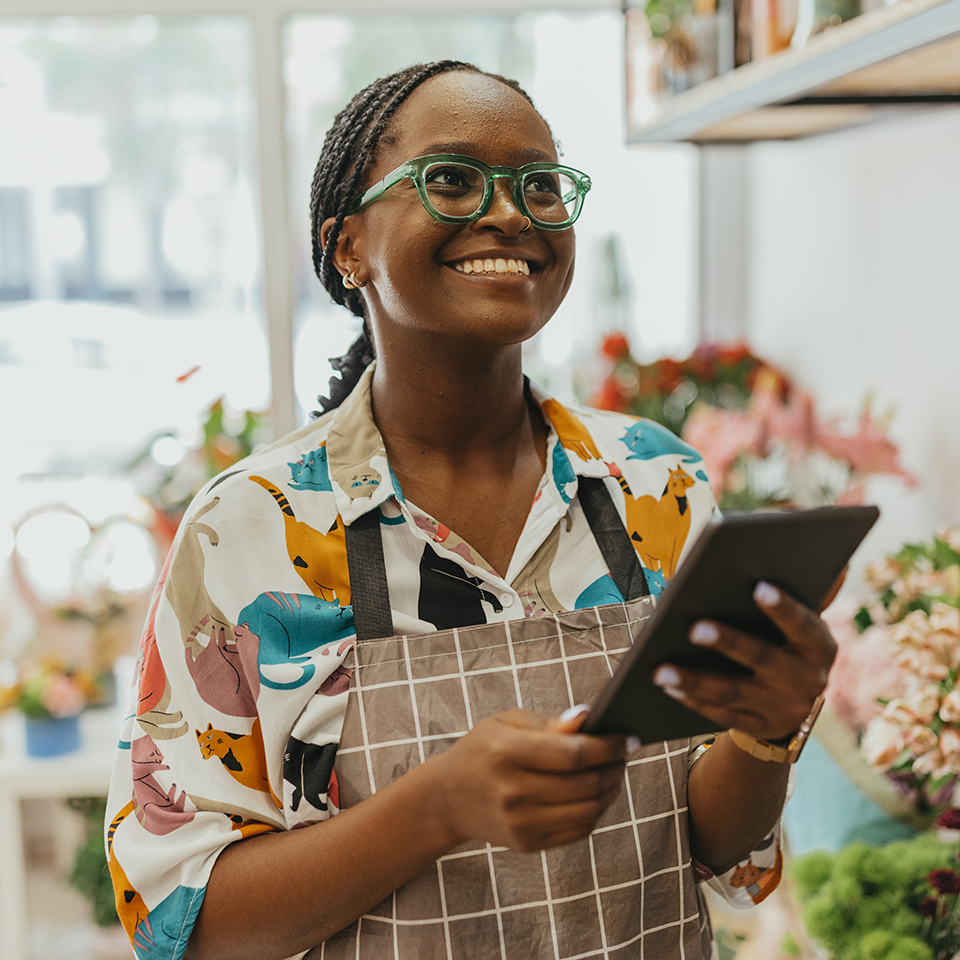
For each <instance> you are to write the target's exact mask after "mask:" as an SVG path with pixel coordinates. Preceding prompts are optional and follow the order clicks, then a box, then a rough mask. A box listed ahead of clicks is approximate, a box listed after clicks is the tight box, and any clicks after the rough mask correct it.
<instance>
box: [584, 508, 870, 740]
mask: <svg viewBox="0 0 960 960" xmlns="http://www.w3.org/2000/svg"><path fill="white" fill-rule="evenodd" d="M878 516H879V510H877V508H876V507H872V506H866V507H822V508H818V509H814V510H781V511H769V512H768V511H764V512H758V513H741V514H736V513H734V514H727V515H725V516H723V517H722V518H720V519H717V520H716V521H714V522H711V523H710V524H709V525H708V526H707V527H706V528H705V529H704V530H703V532H702V533H701V534H700V536H699V537H698V538H697V540H696V542H695V543H694V545H693V547H692V549H691V550H690V553H689V555H688V556H687V557H686V559H685V560H684V562H683V563H682V564H681V565H680V567H679V568H678V570H677V573H676V575H675V576H674V578H673V580H672V581H671V582H670V583H669V584H668V585H667V587H666V589H665V590H664V591H663V593H662V594H661V596H660V597H659V600H658V602H657V606H656V609H655V610H654V612H653V613H652V614H651V615H650V616H649V617H648V618H647V620H646V621H644V623H643V625H642V627H641V629H640V633H639V635H638V637H637V640H636V642H635V643H634V645H633V646H632V647H631V648H630V650H628V651H627V653H626V654H625V655H624V658H623V660H622V661H621V662H620V665H619V667H618V668H617V671H616V673H615V674H614V676H613V677H612V678H611V679H610V682H609V683H608V684H607V686H606V687H605V688H604V689H603V691H602V692H601V694H600V696H599V697H598V698H597V700H596V702H595V703H594V704H593V705H592V708H591V711H590V713H589V714H588V716H587V720H586V722H585V723H584V725H583V728H582V729H583V731H584V732H585V733H597V734H601V733H626V734H632V735H633V736H636V737H639V738H640V741H641V743H649V742H651V741H655V740H673V739H676V738H679V737H690V736H696V735H698V734H704V733H712V732H713V731H715V730H716V722H715V721H711V720H708V719H707V718H706V717H704V716H702V715H701V714H699V713H695V712H694V711H693V710H690V709H688V708H687V707H685V706H683V704H681V703H679V702H678V701H676V700H674V699H673V698H672V697H670V696H668V695H667V694H666V693H664V692H663V690H661V689H660V687H658V686H657V685H656V684H655V683H654V682H653V679H652V677H653V672H654V670H656V668H657V666H659V665H660V664H661V663H665V662H669V663H675V664H677V665H678V666H684V667H691V668H696V669H702V670H711V671H718V672H726V673H736V672H741V673H746V672H747V670H746V668H745V667H743V666H741V665H740V664H737V663H734V662H733V661H732V660H728V659H727V658H726V657H724V656H723V655H722V654H720V653H718V652H717V651H715V650H711V649H709V648H703V647H698V646H696V645H695V644H692V643H690V641H689V640H688V639H687V635H688V633H689V631H690V628H691V627H692V626H693V624H694V623H696V621H697V620H700V619H704V618H707V619H710V620H716V621H718V622H721V623H726V624H729V625H730V626H733V627H737V628H738V629H742V630H744V631H746V632H748V633H751V634H753V635H755V636H758V637H763V638H765V639H767V640H769V641H770V642H771V643H783V642H784V636H783V634H782V633H780V631H779V630H778V629H777V628H776V627H775V626H774V625H773V622H772V621H771V620H769V619H768V618H767V617H766V616H765V615H764V614H763V613H762V612H761V611H760V609H759V608H758V607H757V605H756V603H754V600H753V589H754V587H755V586H756V585H757V583H758V581H760V580H766V581H768V582H769V583H772V584H774V586H777V587H780V588H781V589H782V590H783V591H784V592H786V593H788V594H790V595H791V596H793V597H795V598H796V599H797V600H800V601H801V602H802V603H804V604H806V605H807V606H808V607H812V608H813V609H814V610H816V609H818V608H819V607H820V605H821V603H822V602H823V601H824V599H825V598H826V596H827V594H828V592H829V590H830V588H831V587H832V586H833V585H834V583H835V582H836V580H837V577H839V576H840V574H841V573H842V572H843V568H844V566H845V565H846V563H847V561H848V560H849V559H850V557H851V555H852V554H853V552H854V550H856V549H857V546H858V545H859V544H860V542H861V541H862V540H863V538H864V536H866V534H867V531H868V530H869V529H870V527H872V526H873V524H874V522H875V521H876V519H877V517H878Z"/></svg>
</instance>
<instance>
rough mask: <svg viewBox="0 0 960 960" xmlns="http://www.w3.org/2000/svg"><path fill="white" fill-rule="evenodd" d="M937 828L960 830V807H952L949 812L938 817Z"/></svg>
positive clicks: (945, 811)
mask: <svg viewBox="0 0 960 960" xmlns="http://www.w3.org/2000/svg"><path fill="white" fill-rule="evenodd" d="M937 826H938V827H943V828H944V829H946V830H960V807H951V808H950V809H949V810H944V811H943V813H941V814H940V816H939V817H937Z"/></svg>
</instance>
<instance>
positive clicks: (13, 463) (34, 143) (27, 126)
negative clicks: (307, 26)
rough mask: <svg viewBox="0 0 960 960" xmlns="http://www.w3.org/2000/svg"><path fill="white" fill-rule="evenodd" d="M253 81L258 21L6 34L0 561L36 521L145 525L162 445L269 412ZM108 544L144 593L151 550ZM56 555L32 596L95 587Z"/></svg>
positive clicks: (37, 25)
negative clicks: (218, 410)
mask: <svg viewBox="0 0 960 960" xmlns="http://www.w3.org/2000/svg"><path fill="white" fill-rule="evenodd" d="M254 87H255V83H254V76H253V63H252V51H251V27H250V22H249V20H248V19H247V18H246V17H242V16H230V17H227V16H199V17H191V18H183V19H174V18H158V17H154V16H149V15H139V16H133V17H127V18H124V19H116V18H111V19H104V18H98V17H67V16H62V17H53V18H43V19H39V18H37V19H14V18H4V19H2V20H0V129H2V130H3V148H2V150H0V409H2V410H3V411H4V413H3V416H2V417H0V447H2V449H3V455H2V456H0V528H4V533H3V535H2V536H0V562H2V561H3V559H4V554H6V555H7V556H10V553H11V551H13V550H14V539H13V537H12V535H11V534H10V532H9V531H11V530H12V529H14V528H17V529H22V528H23V524H25V523H27V522H28V521H29V519H30V518H31V517H33V516H37V515H38V511H39V512H40V514H39V515H44V514H42V511H44V510H49V509H55V510H60V511H63V510H66V511H68V515H70V516H74V515H75V516H77V517H80V518H82V520H83V522H85V523H88V524H90V525H91V528H92V529H94V531H95V532H94V536H96V530H97V529H99V527H100V526H102V525H104V524H108V523H109V524H114V523H115V522H117V521H116V519H111V516H112V515H118V516H120V517H122V516H123V515H124V513H125V512H126V513H127V514H133V515H136V516H135V519H136V520H137V521H147V520H148V517H149V513H148V511H145V510H144V509H143V507H142V503H141V502H140V501H138V500H137V496H136V494H137V493H142V492H147V491H149V488H150V487H151V485H152V484H153V483H154V482H155V479H156V477H157V476H159V475H160V473H161V472H162V470H163V469H164V467H163V465H160V464H155V470H154V471H152V472H151V470H150V469H144V467H143V463H144V461H143V459H142V458H141V454H145V453H147V452H148V451H149V450H150V449H151V445H152V443H153V441H154V439H155V438H156V437H158V436H159V435H162V434H170V435H172V436H174V437H176V438H178V439H179V440H180V441H181V442H182V443H183V444H184V445H186V446H190V445H191V444H193V443H194V442H196V441H197V439H198V436H199V433H200V426H201V421H202V416H203V412H204V410H205V409H207V408H209V407H210V406H211V404H213V402H214V401H215V400H216V399H217V398H218V397H220V396H223V397H224V398H225V400H226V402H227V404H228V405H229V406H230V407H232V408H234V409H236V410H243V409H254V410H258V411H263V410H266V409H267V407H268V405H269V400H270V398H269V369H268V365H267V355H268V351H267V349H266V331H265V324H264V317H263V307H262V290H261V287H262V277H261V253H260V247H261V231H260V219H259V211H258V210H257V209H256V203H257V199H256V198H257V196H258V184H257V179H256V160H255V158H256V153H257V142H256V135H257V129H256V112H255V106H254V104H255V96H254ZM191 370H193V371H194V373H193V374H192V375H191V376H189V377H186V378H184V376H183V375H184V374H187V373H188V372H189V371H191ZM178 378H179V379H178ZM138 458H141V459H140V464H141V466H140V468H139V470H138V473H137V480H134V477H133V475H132V474H131V472H130V470H129V467H130V465H131V464H132V463H133V462H134V461H135V460H137V459H138ZM147 460H148V461H149V456H148V457H147ZM91 480H93V481H94V482H93V483H91V482H90V481H91ZM118 485H119V486H118ZM105 489H112V497H111V501H110V503H109V504H105V503H104V500H103V491H104V490H105ZM78 522H80V521H79V520H78ZM116 529H118V530H120V529H124V528H123V527H117V528H116ZM24 536H26V535H24ZM19 539H23V538H19ZM19 539H18V541H17V542H18V543H19ZM24 542H25V543H27V542H29V537H27V538H26V540H25V541H24ZM103 542H106V540H103ZM110 543H111V544H112V546H111V550H113V551H114V552H115V553H116V556H117V559H116V562H117V563H118V564H119V565H120V566H121V567H122V566H124V564H126V565H127V567H128V569H130V570H136V571H140V573H138V575H137V576H136V577H132V578H131V577H128V578H127V579H126V580H124V579H123V577H119V578H118V577H114V578H113V579H112V580H111V581H110V582H109V583H107V584H106V585H107V586H108V587H109V588H110V589H120V588H122V589H125V590H129V589H133V587H134V586H136V589H137V590H142V589H143V581H144V579H145V578H144V577H143V576H142V575H141V574H142V571H143V570H144V569H145V567H144V564H145V563H146V562H147V560H145V554H144V551H145V549H146V548H145V546H144V541H143V539H142V538H140V539H137V538H136V537H127V538H125V539H124V538H122V537H114V538H113V540H110ZM68 546H69V544H67V542H66V540H62V541H61V538H57V539H55V540H54V541H52V542H49V543H48V544H47V547H46V552H47V554H48V555H51V554H54V553H56V552H57V551H58V550H60V551H61V552H62V553H63V557H61V560H64V558H68V557H69V550H68V549H67V548H68ZM61 548H62V549H61ZM124 551H126V553H124ZM28 552H29V551H28ZM21 553H22V550H21ZM155 553H156V551H153V552H152V553H151V552H150V551H148V554H149V564H150V565H152V566H153V567H154V568H155V567H156V559H157V558H156V556H155ZM47 559H48V561H49V562H46V563H45V564H40V563H33V562H32V561H30V559H29V558H28V557H27V556H26V555H25V554H24V555H23V556H21V557H20V560H21V561H22V563H21V564H20V568H21V573H22V574H23V575H24V576H27V577H28V578H30V582H29V583H28V584H27V586H26V590H27V592H28V593H29V592H31V591H32V592H33V593H35V594H36V595H37V596H41V597H43V598H44V602H48V601H49V602H54V601H55V600H56V599H57V597H55V596H54V594H57V595H58V596H59V599H60V600H63V599H64V596H67V595H70V594H71V593H75V592H76V591H77V590H82V589H87V588H89V587H90V584H89V583H87V584H86V585H84V584H83V583H81V582H80V581H79V580H78V579H77V577H76V576H74V577H73V579H71V577H69V576H66V575H65V574H64V571H65V570H66V571H68V572H69V571H71V570H72V571H73V572H74V573H75V574H77V576H79V573H78V571H79V570H80V567H81V566H82V565H81V564H79V562H74V561H69V562H68V561H67V560H64V563H59V561H57V560H56V558H54V557H52V556H48V558H47ZM84 562H86V561H84ZM64 564H66V566H64ZM87 566H88V567H89V564H87ZM45 570H46V571H47V574H49V576H47V579H48V580H50V582H49V583H46V582H44V577H45V573H44V571H45ZM156 572H157V571H156V569H153V573H152V574H151V575H150V576H148V577H146V580H152V579H153V578H155V576H156ZM5 579H6V573H5V572H3V570H2V568H0V633H2V632H4V631H3V630H2V627H3V626H5V625H8V626H10V630H9V631H7V633H8V637H9V636H12V637H13V640H12V641H11V642H12V643H13V645H14V646H15V645H16V644H17V643H19V642H21V641H26V640H28V639H29V631H30V627H29V625H25V624H24V623H21V622H20V621H19V620H18V619H17V616H16V613H15V612H14V613H13V614H11V613H9V610H8V605H7V604H6V603H5V595H9V593H10V591H9V589H8V588H6V587H5V584H4V580H5ZM88 579H89V578H88ZM54 581H55V583H54ZM54 586H55V587H56V589H54ZM91 589H92V588H91ZM18 592H19V593H22V592H23V591H22V590H20V591H14V594H17V593H18ZM7 599H9V596H7ZM15 600H19V601H22V600H23V598H22V597H15ZM13 607H14V608H15V607H16V602H14V603H13ZM5 612H6V615H7V617H9V618H10V623H9V624H7V623H5ZM10 652H11V651H10V650H9V649H8V650H7V653H10ZM2 656H3V651H0V659H2Z"/></svg>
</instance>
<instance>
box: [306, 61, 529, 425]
mask: <svg viewBox="0 0 960 960" xmlns="http://www.w3.org/2000/svg"><path fill="white" fill-rule="evenodd" d="M454 71H462V72H467V73H479V74H483V75H484V76H488V77H491V78H492V79H494V80H499V81H500V82H501V83H503V84H506V85H507V86H508V87H510V88H511V89H513V90H516V91H517V93H519V94H520V95H521V96H523V97H524V98H525V99H526V100H527V101H528V102H529V103H530V105H531V106H533V101H532V100H531V98H530V96H529V94H527V93H526V91H524V90H523V89H522V88H521V87H520V85H519V84H518V83H517V82H516V81H515V80H510V79H508V78H506V77H502V76H500V75H499V74H496V73H487V72H486V71H485V70H481V69H480V68H479V67H476V66H474V65H473V64H472V63H464V62H462V61H459V60H438V61H435V62H434V63H419V64H415V65H414V66H411V67H405V68H404V69H403V70H398V71H397V72H396V73H393V74H390V75H389V76H386V77H381V78H380V79H379V80H375V81H374V82H373V83H371V84H370V86H368V87H366V88H364V89H363V90H361V91H360V92H359V93H358V94H357V95H356V96H355V97H354V98H353V99H352V100H351V101H350V102H349V103H348V104H347V105H346V106H345V107H344V108H343V110H341V111H340V113H338V114H337V116H336V118H335V119H334V121H333V126H331V127H330V129H329V130H328V131H327V136H326V138H325V139H324V142H323V149H322V150H321V151H320V159H319V160H318V161H317V167H316V170H315V171H314V174H313V185H312V187H311V190H310V233H311V242H312V251H313V268H314V270H315V271H316V274H317V276H318V277H319V278H320V282H321V283H322V284H323V286H324V288H325V289H326V291H327V293H329V294H330V296H331V298H332V299H333V301H334V302H335V303H339V304H340V305H341V306H345V307H346V308H347V309H348V310H349V311H350V312H351V313H353V314H354V316H357V317H363V328H362V330H361V332H360V336H359V337H357V339H356V340H355V341H354V342H353V344H352V345H351V346H350V349H349V350H348V351H347V352H346V353H345V354H344V355H343V356H342V357H331V359H330V365H331V366H332V367H333V368H334V370H336V371H337V372H338V373H339V374H340V376H339V377H331V378H330V383H329V385H328V389H329V391H330V396H329V397H324V396H320V397H317V402H318V403H319V404H320V406H321V408H322V410H321V412H322V413H326V412H327V411H328V410H333V409H334V408H335V407H338V406H340V404H341V403H342V402H343V401H344V400H345V399H346V397H347V395H348V394H349V393H350V391H351V390H352V389H353V388H354V387H355V386H356V384H357V381H358V380H359V379H360V376H361V374H362V373H363V371H364V370H365V369H366V368H367V367H368V366H369V365H370V363H371V362H372V361H373V358H374V355H375V354H374V346H373V337H372V336H371V335H370V326H369V321H368V319H367V316H366V311H365V304H364V300H363V297H362V296H361V295H360V293H359V292H358V291H357V290H353V289H347V288H346V287H345V286H344V285H343V280H342V278H341V276H340V272H339V271H338V270H337V268H336V266H335V265H334V262H333V253H334V251H335V250H336V248H337V241H338V240H339V237H340V231H341V228H342V227H343V221H344V219H345V218H346V215H347V208H348V207H349V206H350V203H351V202H352V201H353V198H354V197H356V196H357V194H358V193H360V191H361V187H362V185H363V183H364V181H365V178H366V175H367V171H368V170H369V169H370V166H371V164H372V163H373V162H374V160H375V158H376V152H377V147H378V145H379V143H380V141H381V139H382V138H383V134H384V132H385V131H386V130H387V128H388V126H389V125H390V121H391V120H392V119H393V115H394V114H395V113H396V112H397V109H398V108H399V107H400V106H401V104H403V103H404V101H405V100H406V99H407V97H409V96H410V94H411V93H413V91H414V90H416V88H417V87H419V86H420V84H422V83H423V82H424V81H426V80H429V79H430V78H431V77H435V76H438V75H439V74H441V73H451V72H454ZM534 109H536V108H534ZM330 217H333V218H334V222H333V225H332V227H331V228H330V232H329V234H328V235H327V242H326V244H324V243H323V242H322V240H321V237H320V228H321V227H322V225H323V223H324V221H325V220H327V219H329V218H330ZM321 412H317V411H314V413H312V414H311V416H313V417H319V416H320V415H321Z"/></svg>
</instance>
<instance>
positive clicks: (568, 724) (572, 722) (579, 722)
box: [545, 703, 590, 733]
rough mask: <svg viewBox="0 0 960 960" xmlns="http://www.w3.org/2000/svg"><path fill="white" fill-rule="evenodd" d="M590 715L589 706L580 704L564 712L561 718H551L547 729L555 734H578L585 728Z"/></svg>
mask: <svg viewBox="0 0 960 960" xmlns="http://www.w3.org/2000/svg"><path fill="white" fill-rule="evenodd" d="M589 713H590V706H589V705H588V704H586V703H578V704H577V705H576V706H575V707H569V708H567V709H566V710H564V711H563V713H561V714H560V716H559V717H551V718H550V719H549V720H548V721H547V724H546V728H545V729H547V730H550V731H552V732H553V733H576V732H577V731H578V730H579V729H580V728H581V727H582V726H583V723H584V721H585V720H586V719H587V715H588V714H589Z"/></svg>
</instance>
